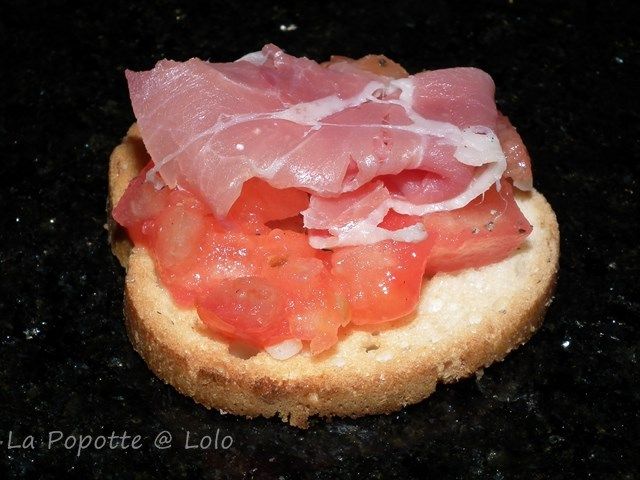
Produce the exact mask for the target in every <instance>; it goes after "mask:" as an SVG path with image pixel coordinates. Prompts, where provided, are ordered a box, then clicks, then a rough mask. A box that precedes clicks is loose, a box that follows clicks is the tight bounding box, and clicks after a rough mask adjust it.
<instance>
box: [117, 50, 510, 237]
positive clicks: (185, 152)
mask: <svg viewBox="0 0 640 480" xmlns="http://www.w3.org/2000/svg"><path fill="white" fill-rule="evenodd" d="M379 58H380V57H372V58H369V59H368V60H366V61H365V62H361V64H358V63H357V62H348V61H342V60H336V61H334V62H333V63H332V64H331V65H329V67H323V66H321V65H319V64H317V63H316V62H313V61H311V60H308V59H306V58H295V57H293V56H290V55H287V54H286V53H284V52H283V51H282V50H280V49H279V48H277V47H275V46H274V45H267V46H265V47H264V48H263V49H262V51H260V52H255V53H252V54H249V55H247V56H245V57H243V58H241V59H240V60H238V61H236V62H231V63H208V62H204V61H200V60H196V59H192V60H189V61H187V62H184V63H177V62H172V61H167V60H163V61H161V62H159V63H158V64H157V65H156V67H155V68H154V69H152V70H150V71H147V72H139V73H135V72H131V71H127V79H128V82H129V89H130V93H131V100H132V105H133V109H134V112H135V114H136V117H137V120H138V124H139V127H140V131H141V134H142V138H143V140H144V143H145V146H146V147H147V150H148V151H149V153H150V154H151V157H152V159H153V161H154V167H153V168H152V169H151V170H150V171H149V173H148V176H147V179H148V180H149V181H153V182H155V183H156V185H157V186H163V185H168V186H169V187H179V188H183V189H187V190H189V191H191V192H193V193H194V194H196V195H198V196H199V197H200V198H203V199H204V200H205V201H206V203H207V204H208V205H209V207H210V208H211V209H212V211H213V212H214V213H215V214H216V216H218V217H219V218H222V217H224V216H226V215H227V213H228V212H229V210H230V209H231V207H232V205H233V204H234V202H235V201H236V199H237V198H238V197H239V195H240V192H241V190H242V186H243V184H244V183H245V182H247V181H248V180H250V179H252V178H258V179H261V180H263V181H265V182H267V183H268V184H270V185H271V186H272V187H275V188H279V189H284V188H297V189H301V190H303V191H305V192H307V193H309V194H310V195H311V202H310V208H309V209H307V210H306V211H305V212H304V217H305V226H306V227H307V228H311V229H314V230H322V232H319V234H318V235H311V236H310V239H313V238H315V239H316V240H317V239H319V238H324V239H326V240H319V241H315V242H313V241H312V243H313V244H314V246H316V247H317V248H327V247H329V245H331V246H340V245H354V244H358V243H361V242H362V243H367V242H363V239H364V238H365V237H366V238H369V239H374V238H375V239H376V240H375V241H379V240H384V239H385V238H396V239H398V237H397V236H398V233H394V234H391V233H389V232H388V231H386V230H385V229H382V228H379V227H378V224H375V221H376V220H377V221H378V223H379V221H381V219H382V218H383V217H384V214H385V213H386V212H387V211H388V210H389V209H393V210H395V211H397V212H399V213H403V214H410V215H424V214H427V213H430V212H437V211H443V210H451V209H455V208H460V207H462V206H464V205H466V204H468V203H469V202H470V201H471V200H473V199H474V198H476V197H477V196H478V195H480V194H482V193H483V192H484V191H486V190H487V189H488V188H490V187H491V185H493V184H495V183H496V182H497V181H498V180H499V179H500V178H501V177H502V175H503V172H504V171H505V169H506V159H505V156H504V154H503V151H502V148H501V147H500V142H499V141H498V137H497V135H496V127H497V122H498V113H497V110H496V107H495V102H494V99H493V94H494V85H493V82H492V80H491V78H490V77H489V76H488V75H487V74H486V73H484V72H482V71H480V70H477V69H474V68H454V69H446V70H437V71H432V72H422V73H420V74H417V75H414V76H409V77H406V78H394V77H401V76H402V75H403V70H398V68H393V69H391V70H389V72H390V73H386V72H387V71H385V73H384V74H380V73H377V72H376V71H371V70H372V69H373V68H374V67H375V62H376V61H378V62H379V61H380V60H379ZM362 65H365V67H366V68H368V70H365V69H364V67H362ZM371 181H375V182H376V183H375V185H376V188H377V189H378V191H379V193H380V195H377V196H376V197H371V196H366V198H364V197H363V199H361V200H362V201H366V202H372V201H374V200H375V201H376V202H379V203H377V204H368V205H367V206H366V209H368V211H369V212H376V214H375V215H374V216H369V217H367V218H366V219H363V218H346V217H345V215H346V214H345V212H343V213H342V214H340V215H335V216H334V220H335V221H333V222H330V223H331V224H327V222H324V223H323V225H324V226H323V227H322V228H318V227H317V226H314V225H315V223H314V222H315V220H316V219H317V218H319V217H320V216H322V212H319V211H318V209H325V208H326V209H328V210H327V211H329V210H332V209H333V210H332V211H335V208H337V206H338V205H340V204H341V203H340V197H341V196H342V195H344V194H348V193H349V192H362V190H361V189H362V187H365V186H366V185H367V184H368V183H370V182H371ZM383 190H384V191H383ZM358 195H361V193H360V194H357V193H356V195H355V196H356V197H358ZM357 210H358V209H350V210H349V211H352V212H356V211H357ZM325 217H326V218H328V217H327V215H325ZM378 219H379V220H378ZM363 220H366V221H363ZM354 222H355V223H358V224H359V225H360V227H362V230H361V231H360V234H359V235H358V234H356V233H357V232H358V230H354V229H353V228H348V229H346V228H345V226H348V225H351V226H353V225H354ZM365 227H366V231H365ZM374 233H375V235H374ZM393 235H395V237H393ZM423 237H424V232H423V231H422V234H421V231H419V230H418V228H417V227H416V228H414V229H413V230H411V231H409V232H407V236H406V237H404V238H406V240H405V241H420V240H421V239H422V238H423ZM409 238H411V239H412V240H409Z"/></svg>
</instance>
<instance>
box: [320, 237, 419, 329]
mask: <svg viewBox="0 0 640 480" xmlns="http://www.w3.org/2000/svg"><path fill="white" fill-rule="evenodd" d="M430 249H431V242H430V241H429V240H427V241H423V242H420V243H405V242H395V241H391V240H387V241H384V242H379V243H375V244H372V245H362V246H357V247H345V248H341V249H337V250H336V251H335V252H334V254H333V270H332V272H333V274H334V275H335V277H336V278H337V279H338V280H339V281H340V282H342V285H344V288H345V291H346V294H347V299H348V300H349V303H350V306H351V321H352V322H353V323H355V324H356V325H362V324H366V323H379V322H386V321H389V320H395V319H397V318H400V317H403V316H405V315H408V314H409V313H411V312H412V311H413V309H414V308H415V306H416V304H417V302H418V298H419V297H420V288H421V286H422V276H423V272H424V267H425V261H426V257H427V254H428V252H429V250H430Z"/></svg>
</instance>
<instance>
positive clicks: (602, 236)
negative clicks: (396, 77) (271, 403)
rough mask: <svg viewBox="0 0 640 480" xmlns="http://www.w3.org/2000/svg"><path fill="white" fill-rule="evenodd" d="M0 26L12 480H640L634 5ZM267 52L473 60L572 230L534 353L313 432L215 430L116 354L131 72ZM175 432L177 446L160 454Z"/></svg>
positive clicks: (16, 9) (0, 170)
mask: <svg viewBox="0 0 640 480" xmlns="http://www.w3.org/2000/svg"><path fill="white" fill-rule="evenodd" d="M94 3H95V5H94ZM98 4H102V5H103V6H102V7H100V8H99V7H98V6H97V5H98ZM347 5H349V6H347ZM0 17H1V19H0V23H1V24H0V51H1V53H0V55H1V57H0V59H1V60H2V67H1V70H0V71H1V74H0V75H1V76H0V78H1V84H0V88H1V90H0V108H1V110H0V113H1V114H0V121H1V124H0V142H1V145H0V182H1V185H0V201H1V207H2V208H1V212H2V213H1V214H0V222H1V224H0V239H1V244H0V266H1V272H0V441H1V442H2V444H1V445H0V468H1V470H4V471H5V472H6V473H8V474H9V475H11V476H36V475H42V476H45V477H55V476H60V475H64V476H69V475H70V476H72V477H80V478H88V477H92V476H100V477H102V478H109V477H111V478H119V477H122V476H124V477H136V478H153V477H158V476H160V475H162V476H188V477H193V478H195V477H213V478H225V477H233V478H285V479H286V478H299V477H300V476H301V475H302V476H304V477H309V478H335V477H358V478H402V479H407V478H413V477H419V476H426V477H427V478H443V477H462V478H466V477H470V478H471V477H477V478H495V479H503V478H514V477H522V478H587V477H592V478H628V479H631V478H640V469H639V467H638V460H637V459H636V457H635V454H636V453H637V449H638V445H639V440H640V435H639V431H640V422H639V413H638V412H639V410H640V398H639V393H638V385H637V383H638V378H640V369H639V368H638V361H639V358H638V356H639V354H640V350H639V347H638V330H639V327H638V318H639V313H640V299H639V295H638V281H639V280H640V278H639V276H638V269H639V252H640V249H639V246H638V244H639V242H638V233H639V232H638V224H637V220H636V219H635V217H634V215H635V214H634V212H637V211H638V206H639V205H638V203H639V201H638V198H639V189H640V185H639V184H638V182H639V177H638V173H639V163H640V158H639V157H640V155H639V153H640V151H639V150H640V149H639V138H640V128H639V121H638V117H639V114H638V112H639V108H640V104H639V102H638V87H639V82H638V73H639V69H638V63H639V59H638V55H639V53H640V52H639V48H638V42H639V39H638V36H637V35H635V34H634V29H635V28H636V24H637V23H638V20H639V19H640V11H639V9H638V7H636V6H634V3H633V2H627V3H624V2H598V3H596V2H593V3H591V4H588V3H587V2H582V1H575V2H565V3H560V2H550V1H549V2H532V1H523V0H514V1H512V2H510V1H506V0H505V1H492V2H484V3H481V2H448V1H438V2H417V1H416V2H403V1H394V2H384V3H380V4H377V3H375V2H373V1H372V0H370V1H369V2H340V1H324V2H318V3H317V6H313V7H305V8H302V7H290V6H285V4H283V3H280V2H273V3H265V4H259V3H256V4H253V5H251V6H249V5H245V4H240V3H235V2H204V1H203V2H192V3H189V4H179V3H178V2H170V1H159V2H148V5H147V6H144V5H143V4H142V2H139V3H135V2H82V3H80V2H78V3H77V4H73V3H71V2H53V1H52V2H45V1H39V2H26V1H24V2H22V1H3V3H2V7H1V11H0ZM281 25H282V26H283V27H282V28H281ZM289 25H295V26H297V29H294V30H290V31H286V28H284V27H287V26H289ZM283 30H285V31H283ZM267 42H273V43H275V44H277V45H279V46H280V47H282V48H284V49H286V50H287V51H288V52H289V53H292V54H295V55H306V56H308V57H310V58H313V59H317V60H323V59H327V57H328V56H329V55H330V54H332V53H335V54H343V55H349V56H355V57H358V56H361V55H363V54H366V53H369V52H374V53H378V52H380V53H385V54H387V55H388V56H389V57H391V58H393V59H395V60H397V61H399V62H400V63H402V64H403V65H405V66H406V67H407V69H408V70H409V71H414V72H415V71H419V70H420V69H423V68H437V67H448V66H457V65H473V66H477V67H481V68H483V69H484V70H486V71H488V72H489V73H490V74H491V75H492V76H493V78H494V79H495V82H496V84H497V99H498V104H499V107H500V108H501V109H502V110H503V111H504V112H505V113H506V114H508V115H509V116H510V117H511V119H512V121H513V123H514V124H515V125H517V126H518V129H519V131H520V133H521V134H522V136H523V137H524V139H525V142H526V143H527V145H528V147H529V150H530V152H531V156H532V158H533V162H534V163H533V165H534V178H535V185H536V187H537V189H538V190H540V191H541V192H543V193H544V194H545V195H546V196H547V198H548V199H549V201H550V202H551V204H552V205H553V206H554V208H555V210H556V212H557V215H558V219H559V222H560V227H561V233H562V260H561V275H560V280H559V284H558V288H557V292H556V298H555V302H554V303H553V304H552V306H551V308H550V309H549V312H548V315H547V318H546V322H545V323H544V325H543V327H542V328H541V330H540V331H539V333H538V334H537V335H535V337H534V338H533V339H532V340H531V341H530V342H529V343H528V344H527V345H526V346H524V347H522V348H520V349H519V350H518V351H516V352H514V353H512V354H511V355H509V356H508V358H507V359H506V361H505V362H503V363H501V364H499V365H495V366H493V367H491V368H489V369H487V370H486V371H485V374H484V376H483V377H482V378H481V379H476V378H471V379H469V380H465V381H462V382H460V383H458V384H455V385H450V386H440V387H439V388H438V390H437V392H436V393H435V394H434V395H433V396H432V397H431V398H429V399H428V400H427V401H425V402H423V403H421V404H419V405H416V406H412V407H409V408H407V409H405V410H403V411H401V412H399V413H397V414H394V415H390V416H377V417H369V418H363V419H358V420H335V421H333V422H331V423H326V422H324V421H319V420H316V421H314V422H313V423H312V425H311V428H310V429H309V430H307V431H299V430H297V429H294V428H291V427H288V426H285V425H283V424H282V423H281V422H280V421H278V420H275V419H271V420H265V419H257V420H253V421H248V420H245V419H242V418H236V417H233V416H229V415H225V416H223V415H220V414H218V413H217V412H209V411H207V410H205V409H204V408H202V407H200V406H198V405H195V404H194V403H193V402H192V401H191V400H190V399H188V398H185V397H182V396H181V395H179V394H177V393H176V392H175V391H174V390H173V389H172V388H171V387H169V386H166V385H164V384H163V383H162V382H161V381H160V380H158V379H156V377H155V376H154V375H153V374H151V372H150V371H149V370H148V369H147V368H146V366H145V364H144V363H143V361H142V360H141V359H140V358H139V357H138V355H137V354H135V352H134V351H133V350H132V348H131V346H130V343H129V341H128V340H127V338H126V334H125V329H124V325H123V317H122V288H123V270H122V269H121V268H120V267H119V265H118V264H117V263H116V261H115V260H114V259H113V258H112V256H111V254H110V251H109V247H108V245H107V236H106V233H105V231H104V229H103V224H104V223H105V199H106V192H107V179H106V173H107V159H108V156H109V153H110V151H111V149H112V148H113V147H114V146H115V145H117V144H118V142H119V140H120V138H121V137H122V135H124V133H125V132H126V130H127V128H128V126H129V125H130V124H131V123H132V121H133V115H132V112H131V108H130V105H129V102H128V93H127V88H126V84H125V80H124V75H123V70H124V69H125V68H130V69H149V68H151V67H152V66H153V65H154V63H155V62H156V61H157V60H159V59H161V58H164V57H168V58H173V59H176V60H184V59H187V58H189V57H191V56H198V57H201V58H205V59H215V60H216V61H223V60H224V61H227V60H233V59H236V58H238V57H240V56H241V55H243V54H245V53H247V52H250V51H255V50H257V49H259V48H260V47H261V46H262V45H263V44H264V43H267ZM216 429H220V438H221V437H222V436H224V435H231V436H232V437H233V439H234V442H233V445H232V446H231V448H229V449H228V450H221V449H220V448H219V449H218V450H214V449H210V450H207V451H197V450H185V449H184V441H185V435H186V432H187V431H190V432H191V435H192V439H193V437H196V438H198V439H199V438H201V437H202V436H203V435H205V434H211V435H215V432H216ZM52 430H61V431H63V432H64V434H65V435H80V434H84V435H94V436H97V435H101V434H109V433H111V432H112V431H115V432H117V433H119V434H121V433H122V432H124V431H125V430H126V431H127V432H128V433H130V434H134V435H135V434H140V435H142V437H143V439H142V443H143V447H142V449H141V450H137V451H131V450H127V451H121V450H101V451H96V450H95V449H89V450H86V451H84V452H83V453H82V454H81V455H80V457H77V456H76V454H75V452H74V451H67V450H65V449H64V447H62V446H60V445H58V446H56V447H53V448H52V449H50V450H48V449H47V448H46V445H43V443H42V442H43V441H45V440H46V438H47V433H48V432H49V431H52ZM162 430H168V431H170V432H171V433H172V434H173V436H174V446H173V448H171V449H167V450H158V449H155V448H153V447H152V440H153V438H154V436H155V435H156V434H157V433H158V432H160V431H162ZM10 431H11V432H12V435H13V436H12V439H13V440H12V442H13V443H14V444H15V443H22V441H23V440H24V439H25V437H26V436H27V435H33V436H34V443H35V445H34V448H33V449H17V448H12V449H9V448H8V446H7V442H8V434H9V432H10Z"/></svg>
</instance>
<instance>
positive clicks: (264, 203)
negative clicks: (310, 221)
mask: <svg viewBox="0 0 640 480" xmlns="http://www.w3.org/2000/svg"><path fill="white" fill-rule="evenodd" d="M308 206H309V194H308V193H305V192H303V191H302V190H299V189H297V188H284V189H278V188H274V187H272V186H271V185H269V184H268V183H267V182H265V181H263V180H260V179H258V178H252V179H251V180H249V181H247V182H245V183H244V185H243V186H242V193H241V194H240V197H239V198H238V199H237V200H236V201H235V203H234V204H233V206H232V207H231V210H230V211H229V214H228V215H227V219H229V220H231V221H236V222H241V223H247V224H249V225H251V226H264V224H266V223H267V222H271V221H275V220H284V219H287V218H290V217H294V216H296V215H299V214H300V212H301V211H303V210H305V209H306V208H307V207H308ZM260 231H261V232H262V231H264V230H262V229H260Z"/></svg>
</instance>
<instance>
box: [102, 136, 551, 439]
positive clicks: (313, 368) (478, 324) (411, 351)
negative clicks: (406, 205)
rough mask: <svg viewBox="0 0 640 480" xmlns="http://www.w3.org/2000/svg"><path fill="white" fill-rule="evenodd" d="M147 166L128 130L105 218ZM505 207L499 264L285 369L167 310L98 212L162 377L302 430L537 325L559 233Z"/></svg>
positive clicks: (439, 377)
mask: <svg viewBox="0 0 640 480" xmlns="http://www.w3.org/2000/svg"><path fill="white" fill-rule="evenodd" d="M148 160H149V157H148V155H147V153H146V151H145V149H144V145H143V143H142V140H141V138H140V136H139V133H138V131H137V128H136V126H135V125H134V126H133V127H132V128H131V129H130V130H129V132H128V134H127V136H126V137H125V138H124V140H123V142H122V144H121V145H119V146H118V147H117V148H116V149H115V150H114V152H113V153H112V155H111V159H110V166H109V202H108V203H109V212H110V207H111V205H115V204H116V203H117V201H118V200H119V198H120V197H121V196H122V194H123V192H124V190H125V189H126V187H127V185H128V183H129V182H130V181H131V179H132V178H133V177H135V175H136V174H137V173H138V172H139V171H140V169H141V168H142V167H143V166H144V164H146V162H147V161H148ZM516 200H517V202H518V204H519V205H520V208H521V209H522V211H523V212H524V214H525V216H526V217H527V219H528V220H529V221H530V222H531V224H532V225H533V226H534V228H533V233H532V234H531V235H530V236H529V238H528V239H527V241H526V242H525V244H524V245H523V246H522V247H521V248H520V249H519V250H518V251H516V252H515V253H514V254H513V255H511V256H510V257H509V258H507V259H506V260H503V261H502V262H499V263H496V264H493V265H488V266H485V267H482V268H478V269H468V270H462V271H459V272H456V273H452V274H437V275H436V276H434V277H433V278H431V279H430V280H427V279H425V282H424V287H423V290H422V296H421V300H420V302H419V305H418V308H417V312H416V314H415V315H414V316H412V317H411V318H407V319H403V320H400V321H396V322H393V323H392V324H391V325H384V326H381V325H374V326H368V327H358V328H355V327H352V328H348V329H347V330H346V331H345V332H344V335H343V338H341V340H340V341H339V342H338V344H337V345H336V346H335V347H334V348H332V349H331V350H330V351H328V352H324V353H322V354H321V355H318V356H314V357H312V356H311V355H310V354H308V352H305V351H304V350H303V351H302V352H301V353H300V354H298V355H296V356H294V357H293V358H290V359H288V360H285V361H280V360H275V359H274V358H272V357H271V356H270V355H269V354H267V353H266V352H257V353H256V352H254V354H253V355H248V354H247V352H241V351H236V350H235V349H234V346H233V345H230V344H229V342H228V341H225V340H224V339H221V338H219V337H216V336H215V335H213V334H211V333H210V332H208V331H207V330H206V329H205V327H204V326H203V325H202V324H201V322H200V319H199V318H198V315H197V314H196V312H195V310H184V309H180V308H178V307H177V306H176V305H175V304H174V303H173V301H172V299H171V296H170V295H169V293H168V292H167V291H166V290H165V289H164V288H163V287H162V285H161V284H160V283H159V280H158V277H157V276H156V273H155V268H154V264H153V260H152V259H151V257H150V256H149V255H148V253H147V252H146V250H144V249H143V248H139V247H132V245H131V243H130V242H129V240H128V239H127V237H126V234H125V233H124V232H123V231H122V229H120V228H118V226H117V225H116V224H115V223H114V222H113V220H112V219H111V215H110V214H109V224H108V226H109V233H110V242H111V245H112V249H113V252H114V254H115V255H116V256H117V257H118V258H119V260H120V262H121V263H122V265H123V266H125V267H126V269H127V273H126V280H125V284H126V285H125V293H124V297H125V298H124V312H125V317H126V326H127V331H128V334H129V337H130V339H131V342H132V343H133V346H134V348H135V349H136V350H137V351H138V352H139V353H140V355H141V356H142V358H143V359H144V360H145V361H146V363H147V364H148V365H149V368H151V370H153V371H154V372H155V373H156V374H157V375H158V376H159V377H160V378H161V379H163V380H164V381H165V382H167V383H169V384H171V385H173V386H174V387H175V388H176V389H177V390H178V391H180V392H182V393H183V394H185V395H189V396H191V397H193V398H194V399H195V400H196V401H197V402H199V403H201V404H203V405H204V406H206V407H207V408H217V409H220V410H223V411H225V412H230V413H234V414H237V415H245V416H247V417H255V416H259V415H262V416H265V417H271V416H274V415H279V416H280V417H282V419H283V421H285V422H289V423H290V424H291V425H294V426H297V427H303V428H304V427H306V426H307V421H308V418H309V417H310V416H312V415H319V416H323V417H331V416H351V417H358V416H362V415H367V414H376V413H389V412H392V411H395V410H399V409H400V408H402V407H404V406H406V405H408V404H413V403H417V402H419V401H420V400H422V399H424V398H426V397H427V396H429V395H430V394H431V393H432V392H433V391H434V390H435V388H436V384H437V383H438V382H453V381H455V380H458V379H460V378H462V377H465V376H468V375H470V374H472V373H473V372H475V371H476V370H478V369H481V368H483V367H487V366H489V365H490V364H492V363H493V362H495V361H498V360H502V359H503V358H504V357H505V355H506V354H507V353H509V352H510V351H511V350H513V349H514V348H516V347H518V346H519V345H521V344H522V343H524V342H525V341H526V340H527V339H528V338H529V337H530V336H531V335H532V333H533V332H534V331H535V330H536V329H537V328H538V326H539V325H540V323H541V322H542V318H543V315H544V312H545V310H546V307H547V306H548V305H549V303H550V301H551V295H552V292H553V288H554V286H555V279H556V274H557V269H558V257H559V232H558V224H557V221H556V217H555V214H554V213H553V210H552V209H551V207H550V206H549V204H548V203H547V202H546V200H545V199H544V197H543V196H542V195H541V194H540V193H538V192H536V191H533V192H531V193H522V192H517V193H516Z"/></svg>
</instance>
